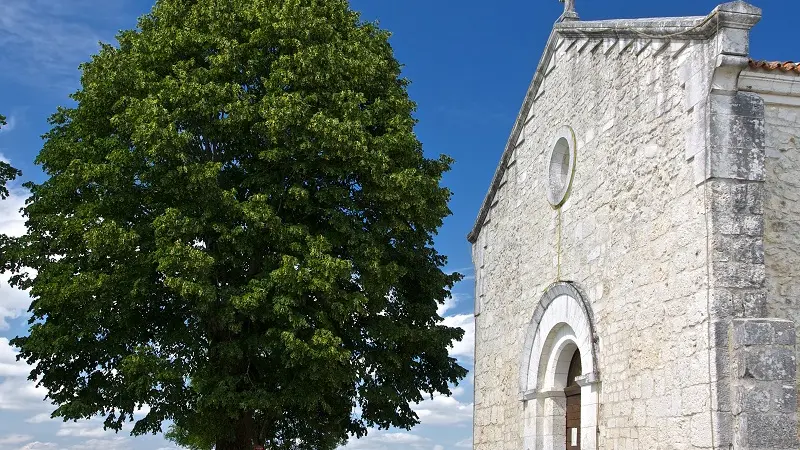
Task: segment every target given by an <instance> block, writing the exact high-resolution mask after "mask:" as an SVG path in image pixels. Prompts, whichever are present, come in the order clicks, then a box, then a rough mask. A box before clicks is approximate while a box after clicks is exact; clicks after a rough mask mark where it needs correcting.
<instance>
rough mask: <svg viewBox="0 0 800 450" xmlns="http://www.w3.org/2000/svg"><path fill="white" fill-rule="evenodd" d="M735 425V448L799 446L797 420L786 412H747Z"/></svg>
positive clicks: (788, 447) (789, 447)
mask: <svg viewBox="0 0 800 450" xmlns="http://www.w3.org/2000/svg"><path fill="white" fill-rule="evenodd" d="M738 422H739V423H738V426H736V427H735V431H734V433H735V448H748V449H752V448H759V447H761V448H771V449H792V448H797V447H796V445H797V421H796V420H787V416H786V415H784V414H778V415H769V414H755V413H754V414H747V415H745V416H742V417H740V418H739V420H738Z"/></svg>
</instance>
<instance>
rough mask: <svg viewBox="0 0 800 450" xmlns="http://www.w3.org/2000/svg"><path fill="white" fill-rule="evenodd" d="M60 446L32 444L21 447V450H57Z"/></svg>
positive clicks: (41, 443) (43, 443)
mask: <svg viewBox="0 0 800 450" xmlns="http://www.w3.org/2000/svg"><path fill="white" fill-rule="evenodd" d="M57 448H58V446H57V445H56V444H54V443H52V442H39V441H36V442H31V443H30V444H26V445H25V446H23V447H20V449H19V450H56V449H57Z"/></svg>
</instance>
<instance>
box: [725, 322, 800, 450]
mask: <svg viewBox="0 0 800 450" xmlns="http://www.w3.org/2000/svg"><path fill="white" fill-rule="evenodd" d="M795 341H796V338H795V329H794V323H792V322H791V321H789V320H780V319H736V320H734V321H733V322H732V324H731V346H732V349H731V363H732V371H731V376H732V380H731V403H732V408H733V411H732V413H733V441H734V448H735V449H737V450H762V449H772V450H789V449H797V448H798V447H800V441H798V435H797V434H798V433H797V374H796V365H795Z"/></svg>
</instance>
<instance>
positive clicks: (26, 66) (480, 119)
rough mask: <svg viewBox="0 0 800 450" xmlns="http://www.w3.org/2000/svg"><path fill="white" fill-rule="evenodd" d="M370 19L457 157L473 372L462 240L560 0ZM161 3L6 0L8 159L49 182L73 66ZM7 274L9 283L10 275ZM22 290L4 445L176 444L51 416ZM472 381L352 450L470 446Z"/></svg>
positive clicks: (639, 6) (11, 314) (424, 137)
mask: <svg viewBox="0 0 800 450" xmlns="http://www.w3.org/2000/svg"><path fill="white" fill-rule="evenodd" d="M351 3H352V6H353V8H354V9H356V10H359V11H361V12H362V13H363V17H364V18H365V19H367V20H379V21H380V24H381V26H382V27H384V28H386V29H389V30H391V31H392V32H393V33H394V35H393V37H392V44H393V46H394V48H395V54H396V57H397V58H398V59H399V60H400V61H401V62H402V63H403V64H405V69H404V70H405V76H406V77H408V78H409V79H411V80H412V85H411V87H410V93H411V96H412V98H413V99H414V100H416V101H417V103H418V105H419V110H418V113H417V117H418V119H419V121H420V123H419V125H418V128H417V133H418V135H419V138H420V140H421V141H422V142H423V145H424V147H425V150H426V152H427V153H428V154H429V155H432V156H433V155H437V154H439V153H447V154H449V155H451V156H453V157H454V158H455V159H456V164H455V165H454V167H453V170H452V171H451V172H450V173H449V174H447V176H446V178H445V184H446V185H447V186H449V187H450V188H451V189H452V190H453V192H454V194H455V195H454V197H453V201H452V203H451V209H452V210H453V216H452V217H450V218H448V219H447V220H446V222H445V226H444V227H443V228H442V230H441V232H440V235H439V236H438V237H437V240H436V242H437V247H438V248H439V250H440V252H442V253H444V254H446V255H448V256H449V258H450V264H449V269H451V270H459V271H461V272H462V273H464V274H466V275H467V278H466V279H465V281H464V282H462V283H461V284H460V285H458V286H457V287H456V288H455V291H454V294H455V297H454V301H453V302H451V303H450V304H448V305H447V309H446V311H445V310H444V308H443V311H444V314H445V315H446V316H447V321H448V323H449V324H452V325H457V326H462V327H464V328H465V329H466V330H467V339H466V340H465V341H464V342H463V343H461V344H459V345H458V346H457V347H456V348H455V349H453V354H454V355H455V356H456V357H458V358H459V360H460V361H461V362H462V363H463V364H464V365H465V366H467V367H468V368H470V369H471V368H472V351H471V347H472V337H473V335H474V327H473V326H472V318H471V312H472V278H471V276H470V275H471V274H472V270H471V268H470V267H471V261H470V256H469V255H470V253H469V244H468V243H467V242H466V239H465V236H466V234H467V233H468V232H469V230H470V228H471V227H472V223H473V220H474V218H475V215H476V214H477V212H478V208H479V207H480V203H481V201H482V200H483V196H484V194H485V192H486V189H487V187H488V185H489V181H490V180H491V177H492V174H493V173H494V169H495V166H496V164H497V162H498V159H499V157H500V154H501V152H502V150H503V147H504V145H505V141H506V139H507V137H508V133H509V132H510V130H511V126H512V124H513V122H514V119H515V116H516V114H517V112H518V108H519V106H520V104H521V102H522V99H523V95H524V93H525V89H526V88H527V86H528V83H529V81H530V79H531V76H532V75H533V72H534V70H535V68H536V63H537V62H538V60H539V56H540V54H541V50H542V48H543V46H544V44H545V41H546V40H547V37H548V35H549V33H550V30H551V27H552V23H553V21H555V19H556V18H557V17H558V16H559V14H560V12H561V9H562V5H561V3H559V2H558V1H557V0H496V1H494V2H487V1H485V0H483V1H481V0H462V1H459V2H455V1H442V0H439V1H436V0H427V1H422V0H407V1H404V2H398V1H391V0H351ZM754 3H755V4H756V5H757V6H759V7H762V8H763V9H764V17H763V19H762V22H761V23H760V24H759V25H757V26H756V28H755V30H754V32H753V35H752V55H753V56H754V57H755V58H759V59H776V60H790V59H793V58H795V59H798V58H800V55H798V53H800V48H798V46H797V45H796V44H794V42H797V40H796V38H795V36H794V30H795V27H796V18H797V17H798V13H800V3H798V2H796V1H794V0H754ZM717 4H718V2H717V1H711V0H672V1H669V2H654V1H633V0H605V1H599V0H593V1H589V0H577V9H578V12H579V13H580V15H581V18H582V19H584V20H592V19H606V18H630V17H657V16H682V15H705V14H707V13H708V12H710V11H711V10H712V9H713V8H714V7H715V6H716V5H717ZM151 6H152V0H70V1H63V0H0V113H3V114H5V115H6V116H8V117H9V127H7V128H6V129H5V130H4V131H2V132H0V154H2V156H3V158H5V159H8V160H10V161H11V162H12V163H13V164H14V165H15V166H16V167H19V168H21V169H22V170H23V171H24V174H25V175H24V177H23V178H24V179H26V180H27V179H33V180H35V181H41V179H42V175H41V172H40V171H39V169H38V168H37V167H36V166H35V165H34V164H33V160H34V158H35V156H36V154H37V153H38V151H39V149H40V148H41V139H40V137H39V136H41V135H42V134H43V133H44V132H46V131H47V129H48V128H47V123H46V119H47V117H48V116H49V115H50V114H51V113H52V112H54V111H55V109H56V107H57V106H58V105H66V104H69V100H68V98H67V94H69V93H70V92H72V91H74V90H75V89H77V87H78V80H79V72H78V70H77V66H78V64H79V63H80V62H82V61H85V60H87V59H88V57H89V55H90V54H92V53H93V52H94V51H95V50H96V48H97V42H98V41H105V42H113V38H114V35H115V32H116V31H117V30H119V29H124V28H131V27H133V26H135V23H136V18H137V17H138V16H139V15H140V14H142V13H144V12H146V11H148V10H149V9H150V7H151ZM13 194H14V195H12V197H11V198H10V199H9V200H7V201H5V202H2V203H0V232H4V233H20V232H22V231H23V229H24V228H23V225H22V223H21V221H20V220H19V216H18V214H17V213H16V211H17V210H18V208H19V207H20V206H21V203H22V200H23V199H24V192H22V191H20V190H19V189H17V190H15V191H14V192H13ZM5 279H6V278H3V279H2V280H0V281H3V283H4V280H5ZM28 303H29V299H28V297H27V295H26V294H25V293H22V292H15V291H12V290H11V289H10V288H9V287H8V286H7V285H5V284H4V285H3V286H2V287H0V450H22V449H24V450H44V449H47V450H53V449H68V450H92V449H104V450H121V449H130V450H134V449H135V450H158V449H168V448H173V447H172V446H171V445H169V443H167V442H165V441H164V440H163V439H162V438H160V437H158V436H154V437H152V436H151V437H140V438H135V439H132V438H129V437H127V435H126V434H120V435H114V434H113V433H108V432H104V431H103V430H102V427H101V426H100V425H99V423H98V422H94V421H90V422H83V423H77V424H73V423H69V424H63V423H61V422H56V421H51V420H49V419H48V418H47V412H48V405H47V404H45V403H43V402H41V398H42V397H43V395H44V393H43V392H42V391H41V390H36V389H34V387H33V386H31V385H30V384H29V383H28V382H27V381H25V374H26V372H27V367H25V366H24V365H21V364H18V363H15V362H14V358H13V356H14V354H13V349H11V348H10V347H9V346H8V339H9V338H11V337H13V336H15V335H18V334H22V333H25V318H24V317H23V315H24V311H25V309H26V308H27V306H28ZM471 409H472V381H471V377H468V378H467V379H466V380H465V381H464V383H462V385H461V386H460V387H459V388H458V389H457V390H456V395H455V397H454V398H449V399H448V398H435V399H433V400H429V401H426V402H424V403H423V404H421V405H419V406H418V407H417V411H418V412H419V414H420V417H422V425H420V426H419V427H417V428H415V429H414V430H412V431H411V432H399V431H395V430H392V431H388V432H387V431H384V432H379V433H372V434H371V435H370V436H369V437H367V438H366V439H364V440H362V441H359V442H352V443H351V444H349V445H348V446H347V448H348V449H350V450H352V449H367V450H384V449H385V450H393V449H401V448H415V449H427V450H457V449H459V448H470V447H471V445H470V437H471Z"/></svg>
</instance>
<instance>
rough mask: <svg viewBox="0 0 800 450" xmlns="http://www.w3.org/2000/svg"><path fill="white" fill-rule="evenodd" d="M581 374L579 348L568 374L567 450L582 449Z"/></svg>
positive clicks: (565, 389)
mask: <svg viewBox="0 0 800 450" xmlns="http://www.w3.org/2000/svg"><path fill="white" fill-rule="evenodd" d="M579 376H581V352H580V351H578V350H577V349H576V350H575V354H573V355H572V360H571V361H570V363H569V371H568V375H567V387H566V388H564V395H566V397H567V408H566V410H567V413H566V414H567V430H566V431H567V450H580V449H581V387H580V386H578V384H577V383H576V382H575V378H577V377H579Z"/></svg>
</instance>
